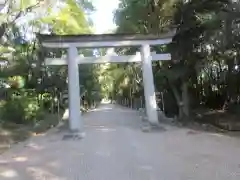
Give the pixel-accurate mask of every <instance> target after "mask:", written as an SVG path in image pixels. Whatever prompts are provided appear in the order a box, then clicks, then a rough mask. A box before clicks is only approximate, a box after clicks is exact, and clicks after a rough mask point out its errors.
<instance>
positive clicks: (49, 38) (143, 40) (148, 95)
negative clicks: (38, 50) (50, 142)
mask: <svg viewBox="0 0 240 180" xmlns="http://www.w3.org/2000/svg"><path fill="white" fill-rule="evenodd" d="M174 34H175V30H174V31H172V32H168V33H165V34H162V35H158V36H153V35H119V34H105V35H65V36H60V35H42V34H40V35H39V36H38V37H39V39H40V41H41V42H42V45H43V46H44V47H48V48H67V49H68V53H67V58H55V59H53V58H46V59H45V63H46V65H65V64H67V65H68V91H69V121H70V130H72V131H77V132H80V133H81V132H83V125H82V120H81V112H80V96H79V93H80V88H79V72H78V64H88V63H112V62H115V63H120V62H142V71H143V84H144V96H145V104H146V110H147V117H148V120H149V122H150V123H151V124H158V114H157V103H156V96H155V87H154V80H153V72H152V61H158V60H170V59H171V55H170V54H156V53H155V52H152V53H151V51H150V45H162V44H167V43H170V42H172V37H173V36H174ZM121 46H140V47H141V52H140V53H136V55H130V56H112V55H106V56H101V57H83V56H82V55H78V50H77V48H100V47H121Z"/></svg>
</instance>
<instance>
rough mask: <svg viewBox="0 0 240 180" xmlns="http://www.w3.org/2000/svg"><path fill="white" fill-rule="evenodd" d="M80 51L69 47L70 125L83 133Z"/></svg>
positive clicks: (75, 130) (73, 130) (77, 131)
mask: <svg viewBox="0 0 240 180" xmlns="http://www.w3.org/2000/svg"><path fill="white" fill-rule="evenodd" d="M77 56H78V51H77V48H76V47H75V46H70V47H69V48H68V96H69V98H68V99H69V125H70V130H71V131H72V132H74V133H80V134H82V133H83V124H82V119H81V111H80V100H81V99H80V87H79V70H78V62H77Z"/></svg>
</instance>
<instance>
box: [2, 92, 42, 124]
mask: <svg viewBox="0 0 240 180" xmlns="http://www.w3.org/2000/svg"><path fill="white" fill-rule="evenodd" d="M1 109H2V110H1V117H2V119H3V120H5V121H11V122H14V123H17V124H23V123H27V124H29V123H31V124H32V123H35V122H36V121H38V120H41V119H42V118H43V116H44V113H43V109H42V108H41V107H40V105H39V104H38V101H37V98H36V97H34V96H27V95H26V93H24V95H23V94H21V95H17V96H16V95H12V97H11V99H9V100H8V101H6V102H5V103H4V104H3V105H2V108H1Z"/></svg>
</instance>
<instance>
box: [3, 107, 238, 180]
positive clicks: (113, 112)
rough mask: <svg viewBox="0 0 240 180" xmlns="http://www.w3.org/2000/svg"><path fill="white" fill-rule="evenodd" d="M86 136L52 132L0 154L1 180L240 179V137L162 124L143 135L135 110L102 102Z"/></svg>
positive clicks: (90, 116)
mask: <svg viewBox="0 0 240 180" xmlns="http://www.w3.org/2000/svg"><path fill="white" fill-rule="evenodd" d="M84 124H85V130H86V137H85V138H84V139H81V140H77V139H75V140H74V139H66V140H63V136H64V134H66V132H64V131H61V132H57V131H50V132H49V133H48V134H45V135H42V136H37V137H33V138H31V139H30V140H29V141H27V142H25V143H21V144H18V145H16V146H15V147H13V148H12V149H11V150H9V151H7V152H6V153H4V154H2V155H1V156H0V179H1V180H10V179H11V180H12V179H14V180H239V179H240V155H239V153H240V140H239V139H237V138H233V137H228V136H223V135H219V134H212V133H206V132H193V131H191V130H189V129H184V128H177V127H170V126H166V125H164V129H165V130H160V131H155V132H149V133H144V132H142V131H141V128H140V127H141V121H140V119H139V117H138V115H137V112H135V111H132V110H129V109H126V108H120V107H118V106H115V105H102V106H100V108H99V109H96V110H95V111H93V112H90V113H88V114H86V115H84Z"/></svg>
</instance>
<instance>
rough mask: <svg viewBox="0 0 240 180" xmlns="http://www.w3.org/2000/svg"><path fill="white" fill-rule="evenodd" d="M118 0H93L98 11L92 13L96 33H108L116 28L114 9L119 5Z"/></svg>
mask: <svg viewBox="0 0 240 180" xmlns="http://www.w3.org/2000/svg"><path fill="white" fill-rule="evenodd" d="M118 3H119V1H118V0H93V5H94V7H95V8H96V12H95V13H94V14H93V15H92V19H93V22H94V26H95V33H96V34H101V33H106V32H108V31H109V30H112V29H114V28H115V27H116V26H115V24H114V23H113V11H114V10H115V9H116V8H117V7H118Z"/></svg>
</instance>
